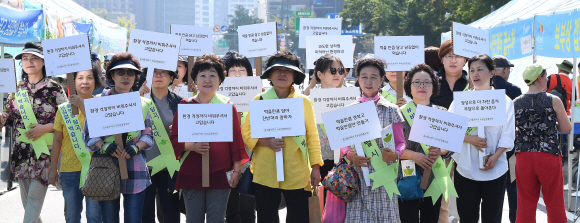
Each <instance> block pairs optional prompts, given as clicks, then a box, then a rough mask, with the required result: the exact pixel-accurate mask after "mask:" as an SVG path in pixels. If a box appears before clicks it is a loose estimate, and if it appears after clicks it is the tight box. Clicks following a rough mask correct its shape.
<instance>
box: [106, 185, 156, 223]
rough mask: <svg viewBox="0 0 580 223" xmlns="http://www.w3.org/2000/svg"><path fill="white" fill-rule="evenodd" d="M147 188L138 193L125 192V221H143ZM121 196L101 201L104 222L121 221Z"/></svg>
mask: <svg viewBox="0 0 580 223" xmlns="http://www.w3.org/2000/svg"><path fill="white" fill-rule="evenodd" d="M144 201H145V190H143V191H141V192H139V193H137V194H123V211H124V212H125V216H124V218H125V223H141V216H142V214H143V202H144ZM120 202H121V196H119V197H118V198H117V199H115V200H110V201H99V205H100V206H101V213H102V216H103V223H119V209H120Z"/></svg>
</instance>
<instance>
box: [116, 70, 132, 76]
mask: <svg viewBox="0 0 580 223" xmlns="http://www.w3.org/2000/svg"><path fill="white" fill-rule="evenodd" d="M113 74H115V75H118V76H123V75H127V76H129V77H134V76H135V74H137V73H136V72H135V71H134V70H123V69H117V70H114V71H113Z"/></svg>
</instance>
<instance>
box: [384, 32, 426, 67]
mask: <svg viewBox="0 0 580 223" xmlns="http://www.w3.org/2000/svg"><path fill="white" fill-rule="evenodd" d="M424 48H425V37H424V36H375V57H378V58H381V59H383V60H385V61H386V62H387V71H409V70H411V69H412V68H413V67H414V66H415V65H417V64H421V63H425V49H424Z"/></svg>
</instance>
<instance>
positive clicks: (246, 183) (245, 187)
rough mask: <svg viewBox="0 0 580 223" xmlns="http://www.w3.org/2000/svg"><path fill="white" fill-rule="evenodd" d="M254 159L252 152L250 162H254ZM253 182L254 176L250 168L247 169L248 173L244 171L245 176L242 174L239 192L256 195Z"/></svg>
mask: <svg viewBox="0 0 580 223" xmlns="http://www.w3.org/2000/svg"><path fill="white" fill-rule="evenodd" d="M252 158H254V152H252V154H251V155H250V160H249V161H248V162H252ZM253 181H254V174H252V171H251V170H250V168H249V167H248V168H246V171H244V174H242V177H241V178H240V182H238V186H237V190H238V192H240V193H242V194H248V195H254V184H253V183H252V182H253Z"/></svg>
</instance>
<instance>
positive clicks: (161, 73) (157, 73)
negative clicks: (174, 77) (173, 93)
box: [153, 71, 169, 77]
mask: <svg viewBox="0 0 580 223" xmlns="http://www.w3.org/2000/svg"><path fill="white" fill-rule="evenodd" d="M153 76H154V77H155V76H158V77H167V76H169V74H168V73H167V71H162V72H153Z"/></svg>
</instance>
